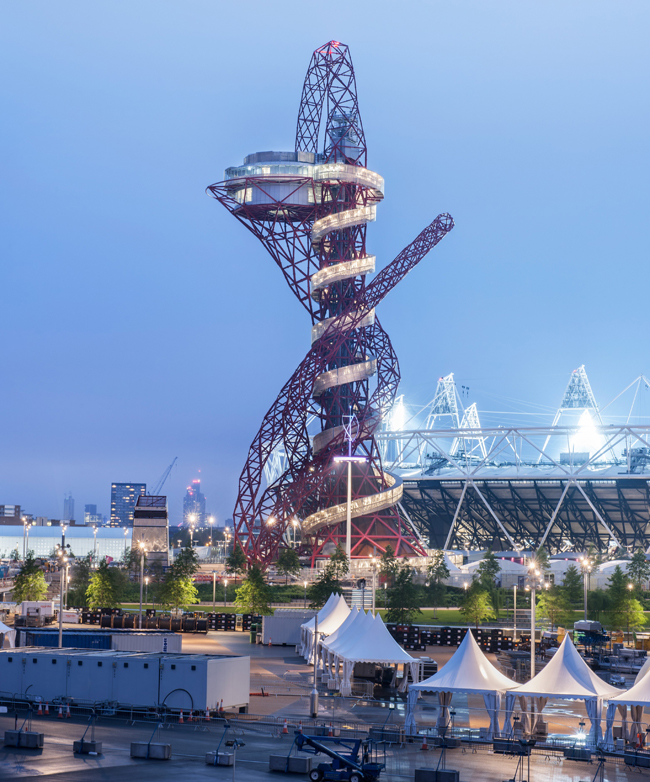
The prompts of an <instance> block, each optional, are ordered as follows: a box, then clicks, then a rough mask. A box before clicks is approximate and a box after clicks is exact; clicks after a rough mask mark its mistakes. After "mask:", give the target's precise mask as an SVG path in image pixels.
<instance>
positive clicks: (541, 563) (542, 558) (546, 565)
mask: <svg viewBox="0 0 650 782" xmlns="http://www.w3.org/2000/svg"><path fill="white" fill-rule="evenodd" d="M535 562H537V567H538V568H539V570H540V572H541V574H542V577H544V576H545V575H546V573H550V572H551V560H550V559H549V558H548V553H547V551H546V549H545V548H544V546H540V547H539V548H538V549H537V551H536V552H535Z"/></svg>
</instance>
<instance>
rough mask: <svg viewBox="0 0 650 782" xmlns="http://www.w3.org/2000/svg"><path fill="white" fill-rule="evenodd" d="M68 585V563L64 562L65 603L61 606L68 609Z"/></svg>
mask: <svg viewBox="0 0 650 782" xmlns="http://www.w3.org/2000/svg"><path fill="white" fill-rule="evenodd" d="M69 586H70V563H69V562H66V564H65V603H64V605H63V607H64V608H65V610H66V611H67V610H68V588H69Z"/></svg>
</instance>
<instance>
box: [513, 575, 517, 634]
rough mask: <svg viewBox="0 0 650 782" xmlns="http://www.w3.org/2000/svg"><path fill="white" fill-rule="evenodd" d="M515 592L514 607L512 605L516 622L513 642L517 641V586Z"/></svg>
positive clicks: (514, 588) (514, 587)
mask: <svg viewBox="0 0 650 782" xmlns="http://www.w3.org/2000/svg"><path fill="white" fill-rule="evenodd" d="M512 591H513V605H512V618H513V622H514V629H513V632H512V640H513V641H516V640H517V584H515V585H514V586H513V588H512Z"/></svg>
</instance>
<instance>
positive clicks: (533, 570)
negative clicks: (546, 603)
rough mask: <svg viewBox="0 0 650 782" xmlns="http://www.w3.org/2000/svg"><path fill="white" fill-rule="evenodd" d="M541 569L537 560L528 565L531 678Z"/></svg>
mask: <svg viewBox="0 0 650 782" xmlns="http://www.w3.org/2000/svg"><path fill="white" fill-rule="evenodd" d="M540 575H541V571H540V569H539V568H538V566H537V562H536V561H535V560H533V561H532V562H531V563H530V564H529V565H528V576H529V584H528V585H527V586H526V589H527V590H530V678H531V679H532V678H533V676H534V675H535V625H536V619H535V609H536V608H537V602H536V591H537V586H538V584H537V582H538V581H539V577H540Z"/></svg>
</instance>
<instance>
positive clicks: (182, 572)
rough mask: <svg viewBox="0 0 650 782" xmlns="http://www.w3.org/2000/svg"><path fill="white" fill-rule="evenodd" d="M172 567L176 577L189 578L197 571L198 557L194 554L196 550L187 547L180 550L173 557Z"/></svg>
mask: <svg viewBox="0 0 650 782" xmlns="http://www.w3.org/2000/svg"><path fill="white" fill-rule="evenodd" d="M173 567H174V570H175V572H176V574H177V575H178V576H184V577H186V578H191V577H192V576H193V575H194V574H195V573H197V572H198V571H199V555H198V554H197V553H196V549H193V548H189V546H188V547H187V548H184V549H181V551H180V552H179V553H178V554H177V555H176V556H175V557H174V564H173Z"/></svg>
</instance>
